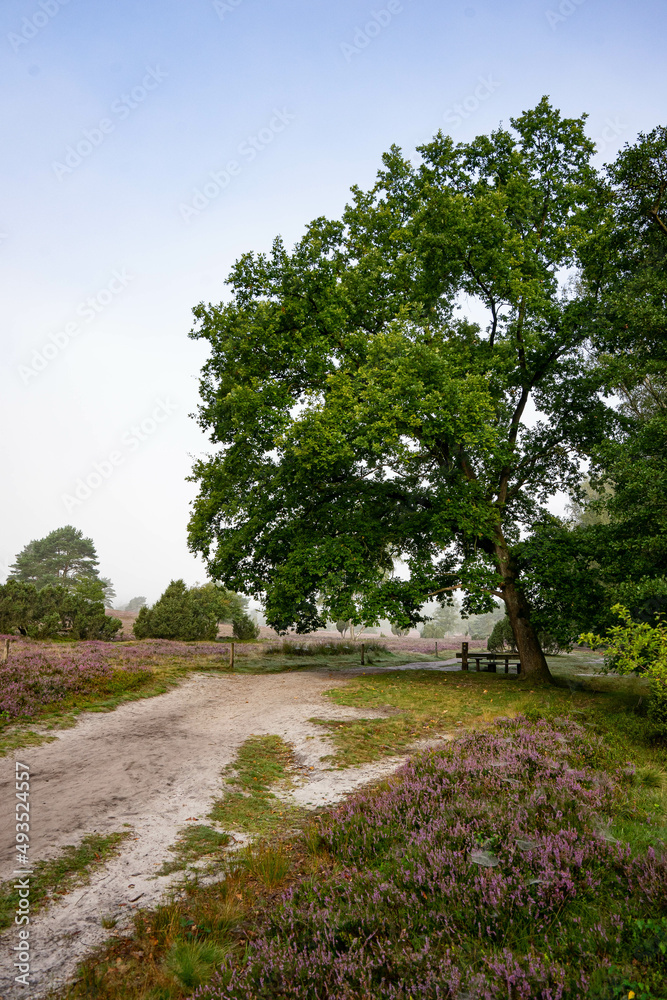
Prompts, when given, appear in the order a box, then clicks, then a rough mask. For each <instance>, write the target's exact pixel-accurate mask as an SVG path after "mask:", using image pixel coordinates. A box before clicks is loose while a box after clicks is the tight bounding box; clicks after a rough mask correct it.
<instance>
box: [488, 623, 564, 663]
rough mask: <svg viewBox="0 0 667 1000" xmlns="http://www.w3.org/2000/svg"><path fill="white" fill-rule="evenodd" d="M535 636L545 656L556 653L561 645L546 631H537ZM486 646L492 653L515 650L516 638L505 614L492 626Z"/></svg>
mask: <svg viewBox="0 0 667 1000" xmlns="http://www.w3.org/2000/svg"><path fill="white" fill-rule="evenodd" d="M537 638H538V639H539V642H540V646H541V647H542V652H543V653H546V655H547V656H555V655H556V653H558V652H560V649H561V646H560V644H559V642H558V640H557V639H556V638H554V636H552V635H549V633H548V632H538V634H537ZM486 648H487V649H489V650H491V651H492V652H494V653H502V652H504V651H505V650H508V651H512V652H515V651H516V639H515V638H514V632H513V630H512V623H511V622H510V620H509V618H508V617H507V615H505V617H504V618H501V619H500V621H498V622H496V624H495V625H494V626H493V632H492V633H491V635H490V636H489V638H488V641H487V644H486Z"/></svg>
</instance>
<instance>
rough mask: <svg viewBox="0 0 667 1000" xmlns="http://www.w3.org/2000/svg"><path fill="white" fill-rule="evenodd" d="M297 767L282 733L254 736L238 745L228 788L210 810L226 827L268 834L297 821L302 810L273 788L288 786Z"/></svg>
mask: <svg viewBox="0 0 667 1000" xmlns="http://www.w3.org/2000/svg"><path fill="white" fill-rule="evenodd" d="M293 769H294V756H293V751H292V748H291V747H290V746H289V744H287V743H285V741H284V740H282V739H281V738H280V736H253V737H251V738H250V739H249V740H246V741H245V742H244V743H243V745H242V746H241V747H240V748H239V751H238V753H237V756H236V760H235V761H234V763H233V764H232V765H231V767H230V768H228V770H227V772H226V779H227V784H228V786H229V787H228V789H227V791H226V792H225V795H224V796H223V798H221V799H219V800H218V801H217V802H216V803H215V804H214V806H213V808H212V810H211V812H210V818H211V819H212V820H215V821H216V822H217V823H219V824H220V825H221V826H224V827H225V829H227V830H237V831H239V832H242V833H261V834H268V833H270V832H272V831H274V830H276V829H279V828H280V827H282V826H284V824H285V822H287V821H288V820H292V821H296V820H297V819H298V818H299V817H300V816H301V815H302V811H301V810H298V809H295V808H294V807H293V806H290V805H289V804H287V803H285V802H282V801H281V800H280V799H279V798H277V797H276V795H275V794H274V791H272V789H275V788H276V787H277V786H282V787H283V788H287V787H289V784H290V774H291V772H292V771H293Z"/></svg>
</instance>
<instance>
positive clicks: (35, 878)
mask: <svg viewBox="0 0 667 1000" xmlns="http://www.w3.org/2000/svg"><path fill="white" fill-rule="evenodd" d="M129 836H131V831H129V830H128V831H123V832H121V833H110V834H107V835H106V836H103V835H102V834H99V833H89V834H88V835H87V836H86V837H84V838H83V840H82V841H81V843H80V844H79V845H78V846H77V847H74V846H73V845H72V846H68V847H65V848H64V850H63V851H61V853H60V854H59V855H58V856H57V857H56V858H51V859H50V860H49V861H38V862H36V864H34V865H33V866H32V870H33V872H34V874H33V875H31V876H30V909H31V912H33V913H36V912H38V911H39V910H41V909H44V908H45V907H46V906H47V905H48V903H49V901H50V900H51V899H54V898H57V897H58V896H63V895H65V893H67V892H70V891H71V890H72V889H74V888H75V887H76V886H80V885H85V884H86V883H87V882H88V880H89V878H90V873H91V872H92V871H94V870H95V869H96V868H100V867H102V866H103V865H104V864H105V863H106V861H108V859H109V858H110V857H113V855H114V854H116V853H117V852H118V849H119V848H120V845H121V844H122V843H123V841H124V840H126V839H127V838H128V837H129ZM14 882H16V877H15V878H13V879H12V880H11V881H10V882H5V883H3V884H2V885H0V929H1V928H5V927H9V926H10V925H11V924H12V923H13V922H14V915H15V911H16V908H17V906H18V902H19V897H18V891H17V890H16V889H14Z"/></svg>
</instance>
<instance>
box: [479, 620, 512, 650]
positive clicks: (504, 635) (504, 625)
mask: <svg viewBox="0 0 667 1000" xmlns="http://www.w3.org/2000/svg"><path fill="white" fill-rule="evenodd" d="M486 648H487V649H489V650H491V651H492V652H494V653H502V652H503V651H504V650H506V649H508V650H509V649H511V650H514V649H516V639H515V638H514V632H513V631H512V623H511V622H510V620H509V618H508V617H507V615H505V617H504V618H501V619H500V621H497V622H496V624H495V625H494V626H493V631H492V632H491V635H490V636H489V638H488V640H487V643H486Z"/></svg>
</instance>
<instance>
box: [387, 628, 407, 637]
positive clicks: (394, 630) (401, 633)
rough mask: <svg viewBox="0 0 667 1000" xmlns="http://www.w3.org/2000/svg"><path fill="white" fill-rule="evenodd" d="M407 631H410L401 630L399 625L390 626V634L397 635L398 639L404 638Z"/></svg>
mask: <svg viewBox="0 0 667 1000" xmlns="http://www.w3.org/2000/svg"><path fill="white" fill-rule="evenodd" d="M409 631H410V629H409V628H401V626H400V625H392V626H391V634H392V635H397V636H398V637H399V638H403V637H404V636H406V635H407V634H408V632H409Z"/></svg>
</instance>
